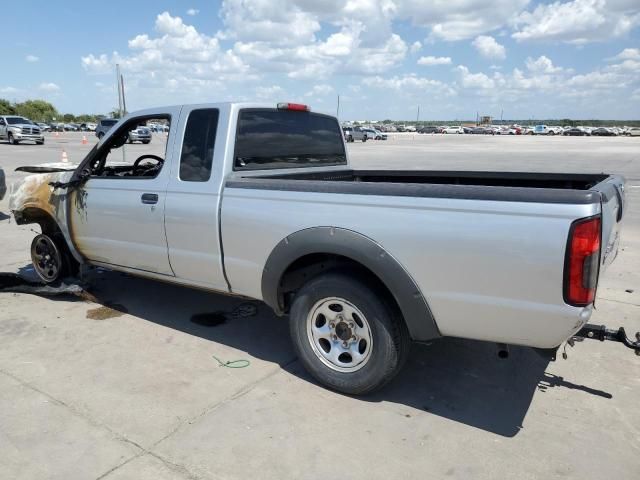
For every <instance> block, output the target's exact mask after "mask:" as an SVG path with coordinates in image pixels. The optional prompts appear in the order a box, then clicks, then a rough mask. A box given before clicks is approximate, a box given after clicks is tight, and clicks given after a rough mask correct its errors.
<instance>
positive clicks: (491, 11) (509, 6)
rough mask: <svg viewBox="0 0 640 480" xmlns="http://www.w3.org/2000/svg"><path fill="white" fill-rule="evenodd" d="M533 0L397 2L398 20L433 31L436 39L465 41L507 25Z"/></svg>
mask: <svg viewBox="0 0 640 480" xmlns="http://www.w3.org/2000/svg"><path fill="white" fill-rule="evenodd" d="M528 3H529V0H492V1H486V0H462V1H453V0H448V1H447V0H444V1H443V0H439V1H431V2H425V1H423V0H396V2H395V18H397V19H401V20H409V21H410V22H411V23H412V24H414V25H418V26H422V27H425V28H427V29H428V30H429V32H430V33H429V37H430V39H432V40H447V41H455V40H465V39H468V38H473V37H475V36H477V35H480V34H482V33H486V32H490V31H492V30H495V29H497V28H500V27H502V26H503V25H505V24H506V23H507V22H508V20H509V19H510V18H511V17H512V16H514V15H516V14H518V13H519V12H521V11H522V9H523V8H524V7H525V6H526V5H527V4H528Z"/></svg>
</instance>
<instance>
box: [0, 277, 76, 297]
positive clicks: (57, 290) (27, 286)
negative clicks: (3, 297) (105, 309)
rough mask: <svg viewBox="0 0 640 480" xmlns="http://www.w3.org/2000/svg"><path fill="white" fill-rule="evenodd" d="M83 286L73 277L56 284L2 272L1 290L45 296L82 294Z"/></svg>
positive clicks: (3, 291) (0, 279) (0, 278)
mask: <svg viewBox="0 0 640 480" xmlns="http://www.w3.org/2000/svg"><path fill="white" fill-rule="evenodd" d="M84 291H85V290H84V288H83V286H82V285H81V284H80V283H79V282H77V281H76V280H75V279H73V278H66V279H64V280H63V281H62V282H60V283H57V284H55V285H48V284H46V283H42V282H38V281H33V280H30V279H28V278H25V277H23V276H21V275H19V274H17V273H8V272H0V292H2V293H30V294H32V295H40V296H45V297H50V296H58V295H76V296H82V294H83V292H84Z"/></svg>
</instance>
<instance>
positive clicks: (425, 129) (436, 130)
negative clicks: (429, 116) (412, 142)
mask: <svg viewBox="0 0 640 480" xmlns="http://www.w3.org/2000/svg"><path fill="white" fill-rule="evenodd" d="M418 133H440V131H439V128H438V127H434V126H433V125H428V126H426V127H422V128H420V129H419V130H418Z"/></svg>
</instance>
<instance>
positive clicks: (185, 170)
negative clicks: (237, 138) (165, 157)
mask: <svg viewBox="0 0 640 480" xmlns="http://www.w3.org/2000/svg"><path fill="white" fill-rule="evenodd" d="M218 116H219V112H218V109H216V108H201V109H198V110H193V111H192V112H191V113H190V114H189V118H188V119H187V125H186V127H185V131H184V140H183V142H182V153H181V155H180V180H183V181H185V182H206V181H207V180H209V178H211V166H212V164H213V148H214V146H215V143H216V131H217V129H218Z"/></svg>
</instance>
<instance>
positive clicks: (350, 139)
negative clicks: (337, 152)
mask: <svg viewBox="0 0 640 480" xmlns="http://www.w3.org/2000/svg"><path fill="white" fill-rule="evenodd" d="M347 143H353V137H352V136H351V135H349V136H348V137H347Z"/></svg>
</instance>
